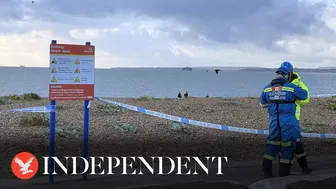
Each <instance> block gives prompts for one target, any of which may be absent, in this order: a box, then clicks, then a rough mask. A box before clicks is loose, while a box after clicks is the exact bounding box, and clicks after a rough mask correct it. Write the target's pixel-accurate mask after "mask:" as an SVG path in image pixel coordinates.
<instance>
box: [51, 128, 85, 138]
mask: <svg viewBox="0 0 336 189" xmlns="http://www.w3.org/2000/svg"><path fill="white" fill-rule="evenodd" d="M48 133H49V132H48ZM56 136H57V137H63V138H76V139H80V138H81V137H82V132H81V131H80V130H79V129H65V128H63V127H56Z"/></svg>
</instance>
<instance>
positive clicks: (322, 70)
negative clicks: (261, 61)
mask: <svg viewBox="0 0 336 189" xmlns="http://www.w3.org/2000/svg"><path fill="white" fill-rule="evenodd" d="M275 70H276V68H245V69H239V70H238V71H244V72H275ZM295 71H296V72H314V73H336V68H316V69H310V68H295Z"/></svg>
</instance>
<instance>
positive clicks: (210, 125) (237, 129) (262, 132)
mask: <svg viewBox="0 0 336 189" xmlns="http://www.w3.org/2000/svg"><path fill="white" fill-rule="evenodd" d="M95 99H97V100H99V101H102V102H106V103H110V104H113V105H116V106H120V107H123V108H126V109H129V110H133V111H136V112H141V113H144V114H148V115H151V116H155V117H159V118H163V119H168V120H171V121H176V122H181V123H185V124H190V125H196V126H200V127H207V128H213V129H219V130H223V131H233V132H239V133H250V134H257V135H268V130H259V129H248V128H241V127H231V126H226V125H219V124H214V123H207V122H201V121H195V120H192V119H188V118H182V117H177V116H173V115H168V114H164V113H161V112H156V111H152V110H147V109H145V108H141V107H136V106H132V105H128V104H123V103H120V102H115V101H110V100H106V99H103V98H100V97H95ZM302 136H303V137H310V138H336V134H321V133H302Z"/></svg>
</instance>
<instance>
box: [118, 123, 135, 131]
mask: <svg viewBox="0 0 336 189" xmlns="http://www.w3.org/2000/svg"><path fill="white" fill-rule="evenodd" d="M115 128H116V129H117V130H119V131H121V132H125V133H128V132H133V133H136V132H137V129H136V127H135V126H133V125H130V124H128V123H119V124H118V125H116V126H115Z"/></svg>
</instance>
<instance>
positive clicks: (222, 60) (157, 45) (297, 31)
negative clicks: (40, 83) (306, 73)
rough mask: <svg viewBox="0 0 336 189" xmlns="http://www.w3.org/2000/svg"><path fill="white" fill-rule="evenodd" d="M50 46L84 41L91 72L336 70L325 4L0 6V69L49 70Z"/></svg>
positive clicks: (7, 2) (105, 0) (45, 1)
mask: <svg viewBox="0 0 336 189" xmlns="http://www.w3.org/2000/svg"><path fill="white" fill-rule="evenodd" d="M334 2H335V1H334ZM52 39H56V40H57V41H58V43H75V44H85V42H86V41H90V42H91V43H92V44H93V45H95V46H96V67H97V68H110V67H184V66H261V67H277V66H279V64H281V62H282V61H285V60H288V61H291V62H292V63H293V64H294V66H295V67H312V68H313V67H322V66H336V8H335V3H332V1H329V0H324V1H323V0H321V1H318V0H314V1H313V0H225V1H224V0H36V1H35V2H34V3H32V1H30V0H0V44H1V45H0V65H1V66H19V65H25V66H34V67H48V65H49V44H50V42H51V40H52Z"/></svg>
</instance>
